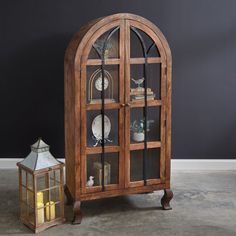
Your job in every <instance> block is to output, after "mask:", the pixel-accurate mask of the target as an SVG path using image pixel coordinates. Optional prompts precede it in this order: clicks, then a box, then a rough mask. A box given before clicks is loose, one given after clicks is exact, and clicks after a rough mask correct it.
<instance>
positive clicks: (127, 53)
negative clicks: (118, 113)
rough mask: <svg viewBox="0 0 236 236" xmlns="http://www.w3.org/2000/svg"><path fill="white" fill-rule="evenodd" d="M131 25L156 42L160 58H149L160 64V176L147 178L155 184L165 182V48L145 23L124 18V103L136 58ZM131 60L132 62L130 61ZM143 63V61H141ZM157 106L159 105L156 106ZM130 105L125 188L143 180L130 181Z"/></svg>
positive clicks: (150, 182) (134, 185)
mask: <svg viewBox="0 0 236 236" xmlns="http://www.w3.org/2000/svg"><path fill="white" fill-rule="evenodd" d="M131 26H133V27H135V28H137V29H140V30H142V31H143V32H145V33H146V34H147V35H148V36H149V37H150V38H151V39H152V40H153V41H154V42H155V44H156V46H157V48H158V50H159V53H160V58H159V60H158V59H156V60H154V59H153V60H152V61H151V60H150V62H156V63H160V64H161V75H160V80H161V88H160V90H161V104H160V105H161V106H160V108H161V119H160V144H161V145H160V178H159V179H147V185H155V184H160V183H165V179H166V120H167V113H166V107H167V99H166V95H167V76H166V75H167V68H166V61H167V57H166V53H165V48H164V47H163V45H162V42H161V39H160V38H159V37H158V35H157V34H156V33H155V32H154V31H153V29H152V28H149V27H148V26H146V25H145V24H143V23H142V22H139V21H135V20H133V19H132V20H129V19H126V20H125V42H126V43H125V103H126V104H130V102H131V101H130V70H131V69H130V67H131V65H132V62H134V61H135V60H136V59H135V58H132V59H131V57H130V32H131V30H130V27H131ZM131 60H132V62H131ZM143 63H144V62H143ZM156 107H159V106H156ZM130 114H131V107H130V106H126V110H125V145H126V146H125V188H134V187H141V186H144V181H143V180H141V181H134V182H131V181H130V152H131V149H130V118H131V117H130V116H131V115H130Z"/></svg>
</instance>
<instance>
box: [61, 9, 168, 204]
mask: <svg viewBox="0 0 236 236" xmlns="http://www.w3.org/2000/svg"><path fill="white" fill-rule="evenodd" d="M117 26H119V57H118V58H111V59H109V58H108V59H106V60H105V65H118V66H119V90H118V91H119V101H118V102H116V103H111V104H105V109H116V110H118V111H119V121H118V122H119V135H118V139H119V142H118V143H119V144H118V145H117V146H106V147H105V152H118V153H119V183H118V184H114V185H108V186H105V191H104V192H102V191H101V190H102V189H101V186H96V187H95V186H94V187H92V188H86V182H87V166H86V165H87V161H86V160H87V155H88V154H99V153H101V152H102V148H100V147H87V144H86V142H87V141H86V140H87V138H86V136H87V127H86V124H87V111H91V110H100V109H101V107H102V106H101V104H87V99H86V95H87V94H86V93H87V92H86V91H87V88H86V79H87V71H86V67H87V65H90V66H92V65H95V66H98V65H101V63H102V62H101V60H99V59H88V55H89V52H90V50H91V47H92V45H93V43H94V42H95V41H96V40H97V39H98V38H99V37H100V36H101V35H102V34H103V33H105V32H107V31H108V30H110V29H112V28H114V27H117ZM130 26H133V27H136V28H138V29H140V30H142V31H144V32H145V33H146V34H147V35H149V36H150V37H151V39H152V40H153V41H154V42H155V44H156V46H157V47H158V50H159V52H160V57H150V58H148V59H147V62H148V63H161V99H160V100H150V101H148V102H147V105H148V106H150V107H151V106H152V107H158V106H159V107H160V108H161V124H160V130H161V135H160V136H161V138H160V141H158V142H148V148H160V149H161V152H160V153H161V157H160V179H149V180H147V186H144V183H143V182H144V181H136V182H130V151H131V150H140V149H143V148H144V144H143V143H137V144H130V111H131V109H132V108H137V107H144V105H145V103H144V101H130V95H129V93H130V65H131V64H143V63H144V62H145V60H144V58H130ZM64 67H65V70H64V78H65V155H66V187H67V189H68V191H69V193H70V195H71V198H73V201H74V202H80V201H84V200H93V199H97V198H104V197H113V196H118V195H125V194H133V193H139V192H151V191H154V190H161V189H169V188H170V159H171V67H172V59H171V52H170V48H169V45H168V43H167V41H166V39H165V37H164V36H163V34H162V33H161V31H160V30H159V29H158V28H157V27H156V26H155V25H154V24H153V23H151V22H150V21H148V20H146V19H144V18H142V17H140V16H137V15H133V14H128V13H121V14H115V15H111V16H108V17H102V18H99V19H97V20H94V21H92V22H90V23H88V24H87V25H86V26H84V27H82V28H81V30H80V31H79V32H78V33H76V34H75V36H74V37H73V39H72V40H71V42H70V44H69V45H68V48H67V50H66V54H65V63H64ZM77 205H78V203H77ZM76 208H78V207H76Z"/></svg>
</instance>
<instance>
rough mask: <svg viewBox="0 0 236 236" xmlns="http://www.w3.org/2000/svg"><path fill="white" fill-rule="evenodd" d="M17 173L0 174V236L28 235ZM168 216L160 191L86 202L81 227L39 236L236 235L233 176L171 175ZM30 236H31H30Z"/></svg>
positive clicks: (229, 173) (61, 228) (231, 173)
mask: <svg viewBox="0 0 236 236" xmlns="http://www.w3.org/2000/svg"><path fill="white" fill-rule="evenodd" d="M17 183H18V176H17V171H16V170H11V171H10V170H1V171H0V189H1V191H0V235H31V234H32V232H31V231H30V230H29V229H28V228H27V227H25V226H24V225H22V224H21V223H20V221H19V219H18V184H17ZM172 186H173V188H172V189H173V192H174V199H173V200H172V207H173V210H172V211H163V210H161V207H160V199H161V196H162V191H160V192H155V193H152V194H137V195H132V196H126V197H117V198H111V199H103V200H97V201H92V202H86V203H84V204H83V205H82V210H83V215H84V217H83V221H82V224H81V225H71V224H70V219H71V218H72V207H71V206H66V208H65V214H66V219H67V222H66V223H65V224H64V225H60V226H56V227H52V228H50V229H48V230H46V231H44V232H41V233H39V235H47V236H51V235H57V236H59V235H63V236H65V235H70V236H72V235H79V236H82V235H83V236H93V235H95V236H100V235H103V236H104V235H112V236H115V235H119V236H122V235H135V236H138V235H148V236H152V235H161V236H164V235H168V236H170V235H186V236H190V235H191V236H193V235H204V236H209V235H210V236H211V235H212V236H218V235H220V236H227V235H230V236H233V235H236V172H235V171H227V172H226V171H223V172H222V171H221V172H191V173H190V172H189V173H187V172H182V173H180V172H176V173H173V174H172ZM32 235H33V234H32Z"/></svg>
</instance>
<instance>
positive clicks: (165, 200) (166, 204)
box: [161, 189, 173, 210]
mask: <svg viewBox="0 0 236 236" xmlns="http://www.w3.org/2000/svg"><path fill="white" fill-rule="evenodd" d="M172 198H173V192H172V191H171V189H164V195H163V197H162V199H161V205H162V208H163V210H171V209H172V208H171V207H170V200H171V199H172Z"/></svg>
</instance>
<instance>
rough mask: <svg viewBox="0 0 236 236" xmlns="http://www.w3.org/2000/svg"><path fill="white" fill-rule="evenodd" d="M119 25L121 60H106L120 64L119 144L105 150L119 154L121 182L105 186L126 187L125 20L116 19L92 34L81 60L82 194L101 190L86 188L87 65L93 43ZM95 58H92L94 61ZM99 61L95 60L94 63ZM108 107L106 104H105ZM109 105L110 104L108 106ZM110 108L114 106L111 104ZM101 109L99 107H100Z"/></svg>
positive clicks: (112, 187)
mask: <svg viewBox="0 0 236 236" xmlns="http://www.w3.org/2000/svg"><path fill="white" fill-rule="evenodd" d="M117 26H119V60H118V62H117V61H116V59H107V60H105V65H106V63H107V65H110V62H111V63H112V64H113V65H118V66H119V101H118V102H117V104H119V106H118V107H115V109H114V110H118V114H119V117H118V122H119V137H118V140H119V144H118V145H117V146H114V148H113V147H109V146H107V147H105V150H107V151H108V152H116V153H118V154H119V171H118V176H119V183H118V184H112V185H111V186H105V191H107V190H115V189H122V188H124V153H123V152H124V139H123V137H124V125H123V123H124V109H125V107H124V106H122V104H124V20H116V21H113V22H112V23H110V24H107V25H105V26H103V27H101V28H99V29H97V31H96V32H94V34H93V35H92V37H91V38H90V39H89V40H88V42H87V44H86V46H85V47H84V52H83V58H82V61H81V123H82V124H84V125H82V126H81V137H82V138H81V144H80V145H81V168H80V172H81V194H86V193H97V192H101V190H102V188H101V186H97V187H94V188H91V189H88V188H86V182H87V178H86V177H87V158H88V157H87V155H88V154H87V151H86V150H87V149H88V148H87V89H86V82H87V75H86V74H87V70H86V67H87V65H88V64H89V65H91V64H92V63H88V60H89V59H88V55H89V52H90V50H91V48H92V45H93V43H94V42H95V41H96V39H98V38H99V37H100V36H101V35H102V34H104V33H106V32H107V31H109V30H110V29H112V28H114V27H117ZM92 60H93V59H90V61H92ZM94 62H95V64H96V63H97V62H96V61H95V60H94V61H93V63H94ZM105 107H106V106H105ZM107 107H108V106H107ZM110 108H114V107H112V106H110ZM98 110H99V109H98Z"/></svg>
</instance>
